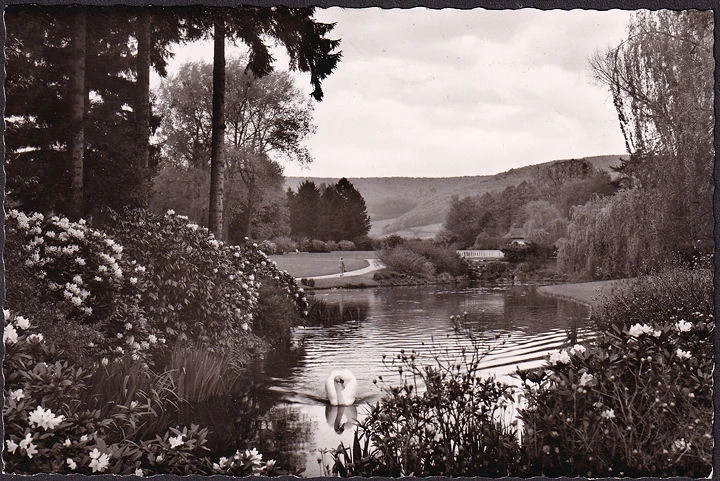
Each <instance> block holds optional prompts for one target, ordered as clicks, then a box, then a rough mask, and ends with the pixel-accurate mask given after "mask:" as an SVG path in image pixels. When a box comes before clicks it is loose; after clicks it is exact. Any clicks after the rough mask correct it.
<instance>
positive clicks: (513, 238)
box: [507, 227, 527, 246]
mask: <svg viewBox="0 0 720 481" xmlns="http://www.w3.org/2000/svg"><path fill="white" fill-rule="evenodd" d="M507 237H509V238H510V239H509V240H508V244H518V245H521V246H524V245H525V244H527V242H526V241H525V231H524V230H523V229H521V228H519V227H513V228H511V229H510V232H508V235H507Z"/></svg>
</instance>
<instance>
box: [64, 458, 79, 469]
mask: <svg viewBox="0 0 720 481" xmlns="http://www.w3.org/2000/svg"><path fill="white" fill-rule="evenodd" d="M65 461H66V462H67V465H68V467H69V468H70V469H72V470H73V471H75V470H76V469H77V463H76V462H75V461H73V459H72V458H67V459H66V460H65Z"/></svg>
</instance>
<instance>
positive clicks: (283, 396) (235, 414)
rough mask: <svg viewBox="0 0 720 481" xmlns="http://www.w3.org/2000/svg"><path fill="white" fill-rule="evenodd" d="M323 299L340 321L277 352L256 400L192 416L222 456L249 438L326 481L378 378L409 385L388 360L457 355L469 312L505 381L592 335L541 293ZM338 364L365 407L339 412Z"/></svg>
mask: <svg viewBox="0 0 720 481" xmlns="http://www.w3.org/2000/svg"><path fill="white" fill-rule="evenodd" d="M315 295H316V296H317V297H319V298H321V299H323V300H325V301H326V302H327V303H329V304H331V305H332V306H335V308H336V312H337V313H338V314H341V315H340V319H337V320H336V322H335V323H332V324H331V323H328V325H327V326H322V327H304V328H302V327H301V328H299V329H297V330H296V332H295V340H296V342H297V343H298V344H299V345H301V346H303V348H302V349H301V350H300V351H299V352H297V353H294V354H290V353H288V354H284V355H276V356H274V357H273V358H272V359H269V360H268V361H267V363H266V364H265V365H264V366H262V367H258V368H257V376H254V377H253V386H249V387H248V389H247V394H245V395H243V396H238V397H237V398H236V399H232V400H228V402H225V403H215V404H214V405H213V407H212V408H208V409H204V410H202V411H203V412H202V413H201V416H200V417H201V418H203V419H198V414H199V413H198V411H196V412H195V413H193V414H194V416H193V417H194V419H193V421H194V422H198V421H203V422H205V423H206V424H209V425H211V426H212V428H213V431H214V435H213V436H212V439H211V448H212V449H213V451H215V452H219V453H220V454H223V453H222V451H223V449H224V450H226V451H229V452H230V451H231V452H234V449H230V448H232V447H234V444H236V443H235V442H234V441H235V440H236V439H237V438H238V437H243V438H246V439H247V438H248V437H249V438H251V439H253V440H254V441H253V443H252V444H253V445H254V446H257V447H258V449H259V450H260V451H261V452H264V453H267V454H270V455H271V456H273V457H274V458H275V459H277V460H278V462H279V464H282V465H283V466H284V467H285V468H289V469H291V470H299V469H304V472H303V474H302V475H303V476H322V475H323V471H322V468H321V465H320V464H319V463H318V461H317V460H318V458H320V453H319V450H321V449H330V448H335V447H337V446H338V444H339V443H340V442H343V443H344V444H345V445H346V446H348V445H351V443H352V436H353V429H354V427H353V420H354V419H355V418H357V417H360V418H362V417H363V413H364V412H365V409H366V407H365V406H367V405H368V403H373V402H374V401H376V400H377V399H378V398H379V397H380V396H381V390H380V388H379V387H378V386H377V385H375V384H373V380H374V379H377V378H378V376H382V377H383V379H384V380H385V381H386V382H388V381H389V382H391V383H395V384H400V383H401V378H400V377H399V374H398V373H397V370H396V366H395V367H394V366H392V365H390V364H389V361H390V360H391V359H392V358H393V357H394V356H396V355H397V354H398V353H399V352H400V350H401V349H404V350H405V352H410V351H412V350H415V351H417V353H418V355H419V357H420V359H428V360H430V359H431V358H432V357H433V356H434V355H436V356H440V357H442V358H453V356H457V355H459V352H460V349H461V346H463V345H465V346H467V345H469V343H470V341H469V339H468V338H467V337H465V336H457V335H455V334H454V332H453V324H452V322H451V321H450V316H453V315H460V314H462V313H464V312H467V317H466V318H467V320H468V324H469V325H470V327H471V328H472V331H473V332H474V333H475V335H476V338H478V339H480V340H481V342H482V343H483V345H484V346H487V347H488V349H490V352H489V353H488V355H487V356H486V357H485V358H484V359H483V365H484V366H485V367H486V368H487V372H488V373H492V374H495V375H496V376H498V377H503V376H507V375H511V374H512V373H513V372H515V370H516V368H517V367H520V368H530V367H535V366H538V365H541V364H542V362H543V359H544V356H545V354H546V353H547V352H548V351H549V350H552V349H555V348H558V347H561V346H563V345H567V344H569V343H574V342H578V341H580V342H581V341H583V340H586V339H588V338H590V337H592V335H593V332H592V330H591V329H590V325H589V323H588V320H587V319H588V311H587V309H586V308H585V307H583V306H580V305H577V304H575V303H569V302H564V301H559V300H554V299H550V298H547V297H544V296H541V295H539V294H537V293H536V292H535V290H534V288H532V287H511V288H466V289H458V288H456V287H453V286H434V287H396V288H378V289H357V290H333V291H320V292H318V293H316V294H315ZM383 355H385V356H386V361H385V362H384V361H383ZM338 368H342V369H350V370H351V371H352V372H353V373H354V374H355V376H356V377H357V379H358V397H359V398H360V400H359V401H358V402H356V406H353V407H346V408H343V407H340V408H337V407H330V406H328V405H327V404H326V402H325V401H324V399H325V389H324V386H325V380H326V378H327V376H328V375H329V373H330V371H331V370H333V369H338ZM325 462H326V463H329V462H330V460H329V457H327V456H326V459H325Z"/></svg>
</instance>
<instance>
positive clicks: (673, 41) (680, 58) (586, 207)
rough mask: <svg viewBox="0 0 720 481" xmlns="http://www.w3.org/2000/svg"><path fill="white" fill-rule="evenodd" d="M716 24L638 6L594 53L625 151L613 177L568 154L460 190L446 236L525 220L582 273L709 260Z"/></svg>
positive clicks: (503, 238)
mask: <svg viewBox="0 0 720 481" xmlns="http://www.w3.org/2000/svg"><path fill="white" fill-rule="evenodd" d="M712 28H713V22H712V17H710V16H708V15H706V14H703V13H701V12H693V11H684V12H681V13H679V14H678V13H675V12H657V13H638V14H637V15H636V16H635V17H634V19H633V22H632V23H631V24H630V26H629V32H628V38H627V40H626V41H625V42H623V43H622V44H621V45H619V46H618V47H616V48H613V49H610V50H608V51H606V52H602V53H598V54H597V55H596V56H595V57H594V58H592V59H591V64H592V68H593V72H594V75H595V78H596V80H597V81H598V82H600V83H601V84H603V85H604V86H605V87H606V88H607V89H608V90H609V92H610V94H611V95H612V98H613V102H614V105H615V107H616V109H617V112H618V118H619V119H620V129H621V130H622V133H623V135H624V137H625V141H626V145H627V149H628V152H629V155H628V156H627V157H623V158H622V160H621V162H620V164H619V165H618V166H617V167H615V168H613V169H612V170H613V171H614V172H615V174H616V176H615V178H614V179H612V178H611V177H610V176H609V175H608V174H607V173H606V172H602V171H598V170H596V169H594V168H593V167H592V166H591V165H590V164H589V163H587V162H582V161H570V162H563V163H557V164H554V165H551V166H549V168H548V169H545V170H544V171H542V172H540V173H539V174H540V175H538V176H537V177H536V178H535V179H533V180H532V181H528V182H522V183H521V184H519V185H516V186H511V187H508V188H506V189H504V190H503V191H502V192H499V193H486V194H484V195H482V196H468V197H463V198H454V199H453V201H452V205H451V207H450V211H449V213H448V215H447V217H446V219H445V224H444V226H445V229H446V232H445V233H444V234H443V235H444V236H445V238H446V239H447V240H448V241H450V242H457V243H458V245H460V246H462V247H470V246H472V247H476V248H493V246H495V248H497V246H498V245H502V244H503V243H504V242H507V239H508V237H509V235H510V231H511V230H513V229H514V230H519V231H520V233H521V235H522V236H524V237H525V238H526V240H527V241H529V242H531V243H533V244H535V245H537V246H540V247H545V248H548V249H556V250H557V256H558V267H559V269H560V270H561V271H563V272H564V273H566V274H568V275H571V276H576V277H581V278H592V279H612V278H621V277H633V276H637V275H641V274H648V273H651V272H655V271H657V270H660V269H663V268H665V267H667V266H668V265H681V266H693V267H697V266H696V265H694V263H695V262H697V260H698V259H699V258H704V259H705V262H706V263H707V262H708V261H707V260H708V259H709V258H710V256H711V254H712V252H713V245H714V244H713V215H712V192H713V176H712V172H713V160H714V150H713V126H714V117H713V96H712V79H713V76H712V71H713V57H712V45H713V37H712ZM675 63H677V68H673V69H667V68H666V67H665V66H666V65H673V64H675Z"/></svg>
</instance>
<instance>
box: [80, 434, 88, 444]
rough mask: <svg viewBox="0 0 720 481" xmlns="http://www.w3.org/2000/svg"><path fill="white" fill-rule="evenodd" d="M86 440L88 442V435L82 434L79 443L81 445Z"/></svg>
mask: <svg viewBox="0 0 720 481" xmlns="http://www.w3.org/2000/svg"><path fill="white" fill-rule="evenodd" d="M87 440H88V435H87V434H83V435H82V436H80V442H81V443H84V442H85V441H87Z"/></svg>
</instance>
